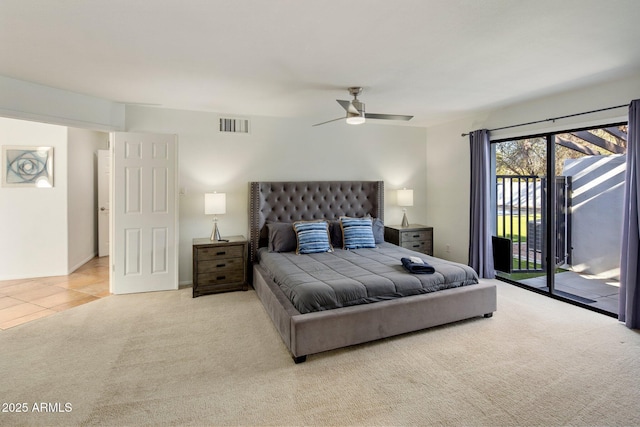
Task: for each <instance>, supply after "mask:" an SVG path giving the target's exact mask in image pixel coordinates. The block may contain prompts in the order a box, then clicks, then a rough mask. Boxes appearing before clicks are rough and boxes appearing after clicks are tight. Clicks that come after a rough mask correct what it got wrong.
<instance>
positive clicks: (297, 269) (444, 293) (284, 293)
mask: <svg viewBox="0 0 640 427" xmlns="http://www.w3.org/2000/svg"><path fill="white" fill-rule="evenodd" d="M369 216H370V217H372V218H375V222H377V223H378V224H380V225H381V224H382V221H383V220H384V183H383V182H382V181H314V182H252V183H250V212H249V229H250V242H249V247H250V248H249V251H250V259H251V262H252V265H253V268H252V273H253V278H252V282H253V287H254V289H255V291H256V293H257V295H258V297H259V299H260V300H261V302H262V304H263V306H264V308H265V310H266V311H267V313H268V314H269V316H270V317H271V320H272V321H273V323H274V325H275V327H276V329H277V330H278V332H279V333H280V336H281V337H282V340H283V341H284V343H285V345H286V346H287V348H288V349H289V351H290V352H291V354H292V356H293V358H294V361H295V362H296V363H300V362H303V361H305V360H306V357H307V355H309V354H315V353H319V352H323V351H327V350H332V349H336V348H341V347H346V346H349V345H354V344H359V343H363V342H367V341H373V340H377V339H381V338H385V337H389V336H393V335H398V334H402V333H407V332H412V331H416V330H420V329H424V328H429V327H432V326H437V325H442V324H446V323H451V322H455V321H459V320H463V319H468V318H472V317H477V316H485V317H491V315H492V313H493V312H494V311H495V310H496V288H495V285H493V284H491V283H486V282H484V283H483V282H481V281H480V282H479V281H478V280H477V276H475V272H473V270H471V269H470V268H469V267H467V266H463V265H461V264H457V263H451V262H448V261H444V260H439V259H437V258H431V257H427V256H425V255H424V254H418V253H415V252H412V251H408V250H406V249H403V248H399V247H397V246H394V245H391V244H390V243H385V242H381V241H379V240H378V239H377V237H376V245H375V247H374V248H371V249H370V248H365V249H355V250H350V251H345V250H343V249H339V248H336V249H335V250H334V251H333V252H331V253H317V254H311V255H296V254H295V252H288V253H272V252H275V251H272V250H271V249H272V248H271V246H270V245H272V241H271V239H275V238H274V235H273V233H271V236H270V231H273V228H274V227H273V226H274V225H276V224H277V225H285V226H286V225H287V224H293V223H295V222H297V221H312V220H326V221H328V222H329V223H332V224H333V225H335V223H336V221H339V219H340V218H341V217H351V218H365V217H369ZM330 234H332V235H333V233H330ZM270 237H271V239H270ZM332 240H333V239H332ZM410 255H416V256H420V257H421V258H423V259H426V260H427V261H428V262H429V263H430V264H433V265H434V267H435V270H436V272H435V273H434V274H432V275H413V274H410V273H408V272H406V271H404V270H403V268H402V264H401V262H400V257H402V256H407V257H408V256H410ZM360 258H362V259H365V260H366V261H365V263H364V265H355V264H357V263H361V261H360V260H359V259H360ZM334 259H338V261H337V262H338V263H339V264H338V265H340V263H342V265H343V268H342V270H341V268H340V267H336V265H335V262H336V261H335V260H334ZM261 260H262V262H260V261H261ZM282 265H284V267H279V266H282ZM327 265H328V266H329V267H328V270H327V271H324V270H322V269H323V268H325V269H326V268H327V267H326V266H327ZM305 266H309V267H305ZM306 268H309V269H311V270H313V272H312V274H311V275H309V274H308V272H306V271H305V269H306ZM363 268H364V270H363ZM279 269H280V270H282V272H284V275H285V278H284V279H278V278H277V275H278V274H279V273H278V272H277V271H278V270H279ZM274 271H275V272H274ZM282 272H281V273H282ZM287 275H289V277H287ZM349 275H353V276H354V277H349ZM293 276H296V277H297V278H300V277H301V279H300V281H301V282H308V283H304V284H305V285H309V286H310V289H311V290H312V291H313V292H315V291H316V290H317V289H320V288H327V287H329V286H327V285H326V284H323V283H322V282H319V283H315V281H314V280H315V279H314V280H310V279H309V277H311V276H314V277H325V278H328V281H329V282H330V284H331V286H332V287H333V288H330V290H331V292H333V293H337V292H336V290H337V289H339V290H341V289H342V288H343V286H347V285H350V286H352V288H350V290H347V291H345V292H344V294H345V295H355V296H352V297H351V298H350V299H349V298H346V297H344V296H341V295H338V297H337V299H336V301H331V302H329V303H327V305H326V306H318V307H316V305H318V304H315V303H310V304H307V305H304V304H302V305H301V304H299V303H298V301H297V300H296V298H297V297H295V296H292V295H291V292H290V290H289V288H293V287H295V286H297V282H292V280H289V278H293ZM276 282H278V283H276ZM290 283H294V285H295V286H288V287H287V285H288V284H289V285H290ZM370 284H371V286H370V287H369V288H366V287H367V286H368V285H370ZM281 285H283V286H281ZM390 286H391V288H392V289H395V290H403V291H402V292H396V291H395V290H394V291H392V292H389V291H388V290H385V289H387V288H389V287H390ZM301 288H303V289H304V287H301ZM376 292H377V293H376ZM321 298H324V297H321ZM294 303H295V305H294Z"/></svg>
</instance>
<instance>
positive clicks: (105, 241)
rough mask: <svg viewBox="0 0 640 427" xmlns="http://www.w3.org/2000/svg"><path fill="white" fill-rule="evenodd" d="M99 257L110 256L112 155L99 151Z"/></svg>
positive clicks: (106, 151)
mask: <svg viewBox="0 0 640 427" xmlns="http://www.w3.org/2000/svg"><path fill="white" fill-rule="evenodd" d="M97 153H98V256H101V257H102V256H107V255H109V198H110V197H111V196H110V194H109V189H110V187H111V153H110V152H109V150H98V152H97Z"/></svg>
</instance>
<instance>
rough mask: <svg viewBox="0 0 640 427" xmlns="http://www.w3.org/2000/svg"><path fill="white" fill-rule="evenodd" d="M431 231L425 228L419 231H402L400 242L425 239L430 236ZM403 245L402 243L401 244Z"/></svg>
mask: <svg viewBox="0 0 640 427" xmlns="http://www.w3.org/2000/svg"><path fill="white" fill-rule="evenodd" d="M430 235H431V233H429V232H428V231H426V230H420V231H403V232H402V237H401V239H402V240H401V241H402V242H414V241H417V240H427V237H430ZM403 247H404V245H403Z"/></svg>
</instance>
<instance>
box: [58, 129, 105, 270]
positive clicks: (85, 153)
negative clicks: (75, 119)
mask: <svg viewBox="0 0 640 427" xmlns="http://www.w3.org/2000/svg"><path fill="white" fill-rule="evenodd" d="M108 146H109V134H108V133H104V132H96V131H89V130H85V129H76V128H69V129H68V167H69V170H68V179H69V182H68V187H67V188H68V200H67V212H68V218H67V221H68V230H69V234H68V236H69V237H68V243H69V246H68V256H69V261H68V271H69V272H72V271H74V270H76V269H77V268H78V267H80V266H81V265H83V264H84V263H86V262H87V261H89V260H90V259H91V258H93V257H94V256H96V254H97V252H98V234H97V231H98V220H97V215H96V213H97V211H98V194H97V185H96V182H97V181H96V180H97V176H96V173H97V158H96V151H97V150H103V149H107V148H108Z"/></svg>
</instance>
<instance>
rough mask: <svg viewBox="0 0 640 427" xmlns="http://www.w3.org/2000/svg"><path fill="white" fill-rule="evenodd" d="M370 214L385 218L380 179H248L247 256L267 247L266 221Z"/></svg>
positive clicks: (290, 220)
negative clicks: (253, 180)
mask: <svg viewBox="0 0 640 427" xmlns="http://www.w3.org/2000/svg"><path fill="white" fill-rule="evenodd" d="M342 215H345V216H352V217H362V216H366V215H371V216H372V217H374V218H380V219H381V220H384V182H383V181H305V182H251V183H250V188H249V234H250V238H249V258H250V260H251V262H253V261H255V254H256V251H257V250H258V248H260V247H262V246H267V239H268V235H267V227H266V223H267V221H272V222H294V221H300V220H311V219H327V220H335V219H338V218H339V217H340V216H342Z"/></svg>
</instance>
